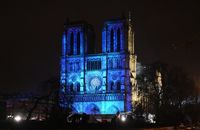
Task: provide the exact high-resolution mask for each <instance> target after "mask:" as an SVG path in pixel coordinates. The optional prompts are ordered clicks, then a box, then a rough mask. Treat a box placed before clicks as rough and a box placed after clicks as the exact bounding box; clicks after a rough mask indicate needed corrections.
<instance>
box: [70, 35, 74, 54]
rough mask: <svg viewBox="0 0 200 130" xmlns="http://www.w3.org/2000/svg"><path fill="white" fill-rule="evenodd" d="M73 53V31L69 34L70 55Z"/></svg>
mask: <svg viewBox="0 0 200 130" xmlns="http://www.w3.org/2000/svg"><path fill="white" fill-rule="evenodd" d="M73 54H74V33H73V32H71V34H70V55H73Z"/></svg>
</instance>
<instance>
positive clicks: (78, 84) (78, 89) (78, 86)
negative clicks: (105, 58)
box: [76, 82, 81, 92]
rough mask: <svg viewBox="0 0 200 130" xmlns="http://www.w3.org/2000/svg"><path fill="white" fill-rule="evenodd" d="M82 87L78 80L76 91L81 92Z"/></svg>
mask: <svg viewBox="0 0 200 130" xmlns="http://www.w3.org/2000/svg"><path fill="white" fill-rule="evenodd" d="M80 87H81V85H80V83H79V82H78V83H77V84H76V91H77V92H80Z"/></svg>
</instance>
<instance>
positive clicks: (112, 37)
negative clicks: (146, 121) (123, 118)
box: [60, 19, 136, 114]
mask: <svg viewBox="0 0 200 130" xmlns="http://www.w3.org/2000/svg"><path fill="white" fill-rule="evenodd" d="M130 22H131V21H130V20H129V21H128V20H127V19H118V20H112V21H107V22H105V23H104V27H103V30H102V49H101V50H102V53H98V54H96V53H94V51H92V50H93V49H94V47H95V42H94V31H93V29H92V26H90V25H88V24H86V23H81V24H73V23H68V24H66V26H65V30H64V33H63V38H62V56H61V69H60V84H61V87H60V98H61V101H62V103H61V106H62V107H67V104H69V103H68V102H69V101H68V100H67V99H69V98H68V97H71V98H70V99H71V100H72V102H73V104H72V106H71V107H72V108H73V110H74V112H77V113H82V112H84V113H87V114H115V113H116V112H118V111H119V112H126V111H131V110H132V107H133V102H132V100H133V91H134V87H135V78H136V77H135V75H136V74H135V72H136V69H135V68H136V56H135V55H134V50H133V48H134V43H133V42H131V41H133V31H132V26H131V23H130Z"/></svg>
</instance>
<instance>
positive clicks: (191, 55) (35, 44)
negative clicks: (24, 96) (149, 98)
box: [0, 0, 200, 93]
mask: <svg viewBox="0 0 200 130" xmlns="http://www.w3.org/2000/svg"><path fill="white" fill-rule="evenodd" d="M128 11H131V12H132V17H133V23H134V31H135V43H136V45H135V46H136V54H137V56H138V60H139V61H140V62H142V63H143V64H146V63H153V62H155V61H157V60H160V61H162V62H165V63H167V64H170V65H176V66H180V67H183V68H184V69H185V71H187V72H188V73H189V74H190V75H191V76H192V77H194V78H195V80H198V79H200V78H199V77H200V2H198V0H196V1H195V0H179V1H176V0H137V1H136V0H99V1H97V0H90V1H89V0H80V1H78V0H71V1H70V0H52V1H50V0H48V1H47V0H38V1H37V0H34V1H30V0H16V1H11V0H7V2H6V3H5V2H4V3H2V2H1V3H0V35H1V36H0V44H1V46H0V89H1V91H0V92H6V93H7V92H9V93H10V92H20V91H23V90H31V89H33V88H37V87H38V86H40V84H41V83H42V82H44V81H45V80H47V79H49V78H51V77H56V76H58V75H59V57H60V54H61V35H62V32H63V25H64V22H65V20H66V19H67V18H69V19H70V21H77V20H84V21H87V22H88V23H90V24H92V25H94V28H95V31H96V35H97V36H96V37H97V39H96V43H97V44H99V45H100V44H101V30H102V26H103V22H104V21H105V20H108V19H112V18H116V17H120V16H122V15H123V14H124V15H126V16H127V15H128ZM199 83H200V82H199Z"/></svg>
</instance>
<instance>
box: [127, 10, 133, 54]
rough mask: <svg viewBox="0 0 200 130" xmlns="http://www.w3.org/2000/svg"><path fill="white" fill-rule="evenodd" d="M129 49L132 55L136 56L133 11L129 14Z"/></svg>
mask: <svg viewBox="0 0 200 130" xmlns="http://www.w3.org/2000/svg"><path fill="white" fill-rule="evenodd" d="M128 48H129V52H130V53H131V54H134V32H133V26H132V17H131V11H129V12H128Z"/></svg>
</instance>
